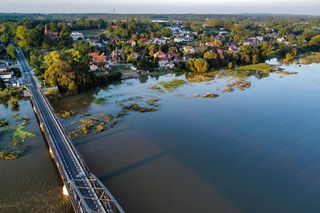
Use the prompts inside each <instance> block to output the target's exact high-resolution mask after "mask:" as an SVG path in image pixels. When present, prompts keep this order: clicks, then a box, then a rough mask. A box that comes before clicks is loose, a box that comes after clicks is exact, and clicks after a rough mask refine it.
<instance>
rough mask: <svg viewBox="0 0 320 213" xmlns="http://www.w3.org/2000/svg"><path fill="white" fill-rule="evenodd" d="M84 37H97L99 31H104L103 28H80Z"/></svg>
mask: <svg viewBox="0 0 320 213" xmlns="http://www.w3.org/2000/svg"><path fill="white" fill-rule="evenodd" d="M80 32H81V33H83V35H84V37H98V36H99V35H100V34H101V33H105V32H106V31H105V30H102V29H100V30H80Z"/></svg>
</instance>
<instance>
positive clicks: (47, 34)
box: [44, 25, 60, 39]
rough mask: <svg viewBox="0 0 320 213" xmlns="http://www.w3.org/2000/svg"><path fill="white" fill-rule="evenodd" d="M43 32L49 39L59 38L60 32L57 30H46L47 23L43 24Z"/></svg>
mask: <svg viewBox="0 0 320 213" xmlns="http://www.w3.org/2000/svg"><path fill="white" fill-rule="evenodd" d="M44 34H45V35H46V36H49V37H50V38H51V39H57V38H60V33H59V32H51V31H49V30H48V28H47V25H45V26H44Z"/></svg>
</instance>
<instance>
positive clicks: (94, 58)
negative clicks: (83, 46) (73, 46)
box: [89, 52, 107, 64]
mask: <svg viewBox="0 0 320 213" xmlns="http://www.w3.org/2000/svg"><path fill="white" fill-rule="evenodd" d="M89 56H91V62H92V63H94V64H99V63H100V64H101V63H104V64H105V63H107V56H106V54H105V53H102V54H101V55H99V54H98V53H96V52H92V53H89Z"/></svg>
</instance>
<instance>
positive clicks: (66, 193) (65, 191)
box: [62, 185, 69, 196]
mask: <svg viewBox="0 0 320 213" xmlns="http://www.w3.org/2000/svg"><path fill="white" fill-rule="evenodd" d="M62 194H63V195H65V196H69V192H68V190H67V187H66V185H63V187H62Z"/></svg>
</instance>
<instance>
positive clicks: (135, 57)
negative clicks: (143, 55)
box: [130, 53, 140, 59]
mask: <svg viewBox="0 0 320 213" xmlns="http://www.w3.org/2000/svg"><path fill="white" fill-rule="evenodd" d="M130 56H131V57H132V58H134V59H137V58H139V56H140V54H139V53H131V54H130Z"/></svg>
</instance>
